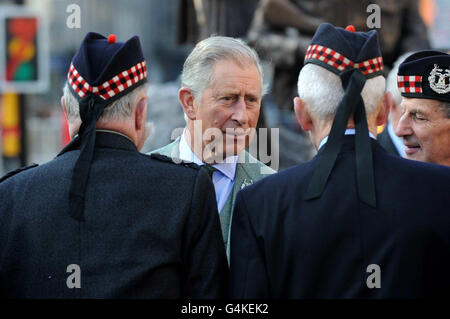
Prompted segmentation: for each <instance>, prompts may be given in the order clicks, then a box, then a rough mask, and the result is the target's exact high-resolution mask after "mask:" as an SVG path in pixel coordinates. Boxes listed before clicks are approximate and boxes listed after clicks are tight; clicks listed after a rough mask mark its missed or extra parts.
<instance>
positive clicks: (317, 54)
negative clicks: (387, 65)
mask: <svg viewBox="0 0 450 319" xmlns="http://www.w3.org/2000/svg"><path fill="white" fill-rule="evenodd" d="M308 59H316V60H318V61H322V62H324V63H327V64H328V65H330V66H331V67H333V68H335V69H337V70H339V71H345V70H346V69H347V68H355V69H359V70H360V71H361V72H362V73H363V74H364V75H368V74H372V73H375V72H379V71H382V70H383V58H382V57H381V56H379V57H376V58H373V59H369V60H366V61H362V62H359V63H355V62H353V61H352V60H350V59H348V58H346V57H345V56H344V55H342V54H340V53H339V52H337V51H335V50H333V49H330V48H327V47H324V46H323V45H319V44H311V45H310V46H309V47H308V50H307V51H306V55H305V61H306V60H308Z"/></svg>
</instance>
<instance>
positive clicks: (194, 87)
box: [181, 36, 267, 98]
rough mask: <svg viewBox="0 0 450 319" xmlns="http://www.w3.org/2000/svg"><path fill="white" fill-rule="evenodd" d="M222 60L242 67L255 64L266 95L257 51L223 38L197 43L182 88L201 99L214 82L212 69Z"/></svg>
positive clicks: (184, 66)
mask: <svg viewBox="0 0 450 319" xmlns="http://www.w3.org/2000/svg"><path fill="white" fill-rule="evenodd" d="M221 60H231V61H233V62H236V63H237V64H238V65H240V66H242V65H244V64H243V61H245V62H247V63H248V62H250V63H253V64H254V65H255V66H256V68H257V69H258V72H259V74H260V76H261V88H262V92H261V93H262V95H264V94H265V93H266V91H267V88H266V87H265V86H264V85H263V70H262V67H261V63H260V61H259V57H258V54H257V53H256V51H255V50H253V49H252V48H250V47H249V46H248V45H247V44H245V43H244V42H243V41H242V40H240V39H235V38H231V37H223V36H212V37H209V38H206V39H205V40H202V41H200V42H199V43H197V45H196V46H195V48H194V49H193V50H192V52H191V53H190V54H189V56H188V57H187V59H186V61H185V62H184V65H183V71H182V73H181V86H183V87H187V88H189V89H190V90H191V91H192V93H193V94H194V96H195V97H196V98H200V97H201V95H202V93H203V91H204V90H205V89H206V88H208V87H209V86H210V85H211V84H212V82H213V80H214V79H213V74H212V73H213V72H212V67H213V66H214V64H215V63H216V62H218V61H221Z"/></svg>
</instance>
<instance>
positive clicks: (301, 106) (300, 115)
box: [294, 97, 313, 131]
mask: <svg viewBox="0 0 450 319" xmlns="http://www.w3.org/2000/svg"><path fill="white" fill-rule="evenodd" d="M294 111H295V116H296V117H297V121H298V122H299V123H300V125H301V127H302V129H303V130H304V131H311V129H312V125H313V123H312V119H311V115H310V114H309V111H308V108H307V107H306V102H305V101H304V100H302V99H301V98H299V97H296V98H294Z"/></svg>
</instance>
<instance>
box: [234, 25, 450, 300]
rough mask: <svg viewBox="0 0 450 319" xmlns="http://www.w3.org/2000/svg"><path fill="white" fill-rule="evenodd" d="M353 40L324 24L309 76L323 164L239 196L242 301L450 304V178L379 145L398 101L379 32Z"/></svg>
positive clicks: (306, 103)
mask: <svg viewBox="0 0 450 319" xmlns="http://www.w3.org/2000/svg"><path fill="white" fill-rule="evenodd" d="M352 29H353V30H352ZM352 31H354V28H352V26H349V27H347V28H346V29H345V30H344V29H342V28H337V27H334V26H332V25H330V24H322V25H321V26H320V27H319V28H318V30H317V32H316V34H315V36H314V38H313V40H312V42H311V45H310V48H309V49H308V54H307V55H306V57H305V66H304V67H303V69H302V70H301V72H300V75H299V80H298V89H299V95H300V97H299V98H296V99H295V100H294V104H295V112H296V115H297V118H298V120H299V122H300V124H301V125H302V127H303V129H304V130H306V131H308V132H309V133H310V137H311V139H312V141H313V144H314V145H315V146H316V148H317V149H318V154H317V156H316V157H314V158H313V159H312V160H311V161H310V162H307V163H305V164H301V165H298V166H295V167H293V168H291V169H287V170H285V171H282V172H280V173H278V174H275V175H272V176H269V177H267V178H265V179H263V180H262V181H260V182H258V183H255V184H254V185H251V186H249V187H247V188H246V189H244V190H242V191H241V192H240V193H239V194H238V197H237V199H236V207H235V212H234V218H233V225H232V230H231V255H230V271H231V291H232V297H237V298H262V297H264V298H417V297H432V296H435V297H441V298H442V297H445V296H447V297H448V296H449V292H448V286H449V285H450V279H449V277H448V276H445V275H443V274H445V273H446V271H447V270H448V268H449V267H450V232H449V231H448V230H449V228H450V214H448V211H449V207H450V197H449V196H448V185H449V183H450V169H448V168H446V167H442V166H440V165H432V164H426V163H421V162H416V161H410V160H407V159H403V158H400V157H398V156H392V155H390V154H388V153H387V152H386V151H385V150H384V149H383V148H382V147H381V146H380V145H379V144H378V142H377V141H376V139H375V137H376V133H377V132H376V127H377V126H378V125H383V124H385V122H386V118H387V115H388V113H389V106H390V104H391V103H392V101H391V97H390V94H389V93H387V94H384V83H385V80H384V78H383V77H382V76H381V70H382V60H381V54H380V49H379V45H378V39H377V33H376V31H370V32H367V33H363V32H352ZM366 113H367V116H366ZM369 136H370V137H369Z"/></svg>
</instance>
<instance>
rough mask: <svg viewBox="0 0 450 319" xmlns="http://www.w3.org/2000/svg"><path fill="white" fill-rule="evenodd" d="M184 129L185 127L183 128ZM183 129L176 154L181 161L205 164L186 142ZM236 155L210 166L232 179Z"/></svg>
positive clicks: (234, 173) (234, 171)
mask: <svg viewBox="0 0 450 319" xmlns="http://www.w3.org/2000/svg"><path fill="white" fill-rule="evenodd" d="M185 131H186V129H185ZM185 131H183V134H182V135H181V139H180V152H179V154H178V156H179V157H180V159H181V160H183V161H189V162H193V163H195V164H197V165H200V166H201V165H205V163H203V162H202V160H201V159H199V158H198V157H197V155H195V153H194V152H193V151H192V149H191V147H190V146H189V144H188V143H187V140H186V137H185ZM237 160H238V156H237V155H235V156H232V157H231V160H230V158H227V160H226V161H223V162H222V163H217V164H213V165H212V166H213V167H215V168H217V169H218V170H219V171H220V172H221V173H222V174H223V175H225V176H226V177H228V178H229V179H231V180H234V177H235V176H236V164H237Z"/></svg>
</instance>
